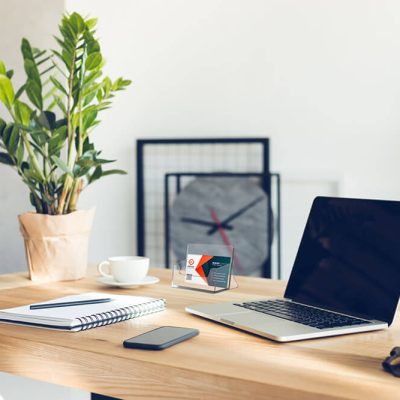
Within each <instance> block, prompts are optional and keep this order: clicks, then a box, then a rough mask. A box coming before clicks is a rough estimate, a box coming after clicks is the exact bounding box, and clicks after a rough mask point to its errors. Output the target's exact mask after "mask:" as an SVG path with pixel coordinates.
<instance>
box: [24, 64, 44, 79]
mask: <svg viewBox="0 0 400 400" xmlns="http://www.w3.org/2000/svg"><path fill="white" fill-rule="evenodd" d="M24 69H25V72H26V75H28V78H29V79H31V80H34V81H35V82H36V83H37V84H38V85H41V81H40V74H39V70H38V68H37V66H36V64H35V63H34V61H32V60H29V59H27V60H25V61H24Z"/></svg>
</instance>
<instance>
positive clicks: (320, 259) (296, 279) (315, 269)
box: [285, 197, 400, 324]
mask: <svg viewBox="0 0 400 400" xmlns="http://www.w3.org/2000/svg"><path fill="white" fill-rule="evenodd" d="M399 294H400V202H397V201H383V200H382V201H380V200H361V199H344V198H332V197H329V198H328V197H317V198H316V199H315V200H314V203H313V205H312V208H311V212H310V215H309V218H308V221H307V225H306V228H305V230H304V234H303V238H302V240H301V244H300V247H299V250H298V253H297V256H296V260H295V263H294V267H293V271H292V274H291V277H290V280H289V283H288V286H287V289H286V292H285V297H286V298H288V299H291V300H293V301H296V302H299V303H304V304H308V305H314V306H317V307H318V306H319V307H322V308H325V309H329V310H332V311H337V312H342V313H345V314H351V315H355V316H359V317H361V318H368V319H376V320H381V321H385V322H387V323H388V324H391V322H392V319H393V315H394V313H395V310H396V306H397V302H398V299H399Z"/></svg>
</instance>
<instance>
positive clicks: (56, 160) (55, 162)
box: [51, 156, 74, 178]
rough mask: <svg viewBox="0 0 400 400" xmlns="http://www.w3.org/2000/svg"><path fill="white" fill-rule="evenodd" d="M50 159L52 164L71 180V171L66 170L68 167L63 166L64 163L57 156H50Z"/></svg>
mask: <svg viewBox="0 0 400 400" xmlns="http://www.w3.org/2000/svg"><path fill="white" fill-rule="evenodd" d="M51 159H52V160H53V162H54V164H56V165H57V167H58V168H60V169H61V170H62V171H63V172H65V173H66V174H68V175H70V176H71V177H72V178H73V177H74V175H73V173H72V171H71V170H70V169H69V168H68V165H67V164H65V162H64V161H63V160H61V158H59V157H57V156H51Z"/></svg>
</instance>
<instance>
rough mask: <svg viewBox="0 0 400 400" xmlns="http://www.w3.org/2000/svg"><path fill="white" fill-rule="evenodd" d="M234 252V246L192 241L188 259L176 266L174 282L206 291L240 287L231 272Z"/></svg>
mask: <svg viewBox="0 0 400 400" xmlns="http://www.w3.org/2000/svg"><path fill="white" fill-rule="evenodd" d="M233 254H234V249H233V247H232V246H225V245H214V244H189V245H188V246H187V252H186V260H182V261H179V262H177V263H176V264H175V265H174V266H173V269H172V282H171V286H172V287H174V288H180V289H189V290H197V291H201V292H207V293H220V292H223V291H225V290H229V289H235V288H237V287H238V284H237V282H236V279H235V277H234V275H233V272H232V269H233Z"/></svg>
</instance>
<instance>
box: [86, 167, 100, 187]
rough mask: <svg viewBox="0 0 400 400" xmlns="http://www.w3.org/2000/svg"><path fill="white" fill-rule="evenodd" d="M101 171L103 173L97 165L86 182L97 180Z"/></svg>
mask: <svg viewBox="0 0 400 400" xmlns="http://www.w3.org/2000/svg"><path fill="white" fill-rule="evenodd" d="M102 173H103V170H102V168H101V166H99V167H97V168H96V169H95V170H94V172H93V174H91V175H89V176H88V183H89V184H91V183H93V182H94V181H97V180H98V179H100V178H101V175H102Z"/></svg>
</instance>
